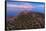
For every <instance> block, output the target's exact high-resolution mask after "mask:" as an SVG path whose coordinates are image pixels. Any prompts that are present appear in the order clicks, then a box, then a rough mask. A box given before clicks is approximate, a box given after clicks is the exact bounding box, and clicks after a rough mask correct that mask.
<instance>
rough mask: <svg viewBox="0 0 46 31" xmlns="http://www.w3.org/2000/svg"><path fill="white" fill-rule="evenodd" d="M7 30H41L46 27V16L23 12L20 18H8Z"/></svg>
mask: <svg viewBox="0 0 46 31" xmlns="http://www.w3.org/2000/svg"><path fill="white" fill-rule="evenodd" d="M6 18H7V19H6V30H23V29H40V28H44V27H45V14H43V13H37V12H21V13H20V15H18V16H11V17H9V16H7V17H6Z"/></svg>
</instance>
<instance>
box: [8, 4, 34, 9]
mask: <svg viewBox="0 0 46 31" xmlns="http://www.w3.org/2000/svg"><path fill="white" fill-rule="evenodd" d="M7 7H14V8H23V9H32V8H34V6H32V5H14V4H7Z"/></svg>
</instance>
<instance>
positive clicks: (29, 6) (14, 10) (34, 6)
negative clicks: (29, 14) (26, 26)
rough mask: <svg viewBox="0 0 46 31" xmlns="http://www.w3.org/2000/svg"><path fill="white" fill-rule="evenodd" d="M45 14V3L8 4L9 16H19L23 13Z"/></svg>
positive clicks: (10, 2)
mask: <svg viewBox="0 0 46 31" xmlns="http://www.w3.org/2000/svg"><path fill="white" fill-rule="evenodd" d="M25 10H26V11H33V12H39V13H44V3H43V2H14V1H13V2H12V1H8V2H7V16H17V15H18V14H19V13H20V12H22V11H25Z"/></svg>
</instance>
